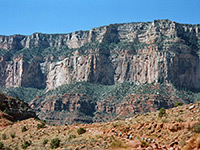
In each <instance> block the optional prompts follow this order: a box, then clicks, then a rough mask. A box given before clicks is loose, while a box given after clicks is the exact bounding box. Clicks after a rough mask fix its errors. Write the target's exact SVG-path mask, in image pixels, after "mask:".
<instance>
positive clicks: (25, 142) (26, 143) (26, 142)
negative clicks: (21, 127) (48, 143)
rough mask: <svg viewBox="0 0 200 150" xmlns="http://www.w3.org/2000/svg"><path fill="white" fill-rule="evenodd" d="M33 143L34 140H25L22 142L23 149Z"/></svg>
mask: <svg viewBox="0 0 200 150" xmlns="http://www.w3.org/2000/svg"><path fill="white" fill-rule="evenodd" d="M31 144H32V142H31V141H26V140H25V141H24V143H23V144H22V148H23V149H26V148H27V147H29V146H30V145H31Z"/></svg>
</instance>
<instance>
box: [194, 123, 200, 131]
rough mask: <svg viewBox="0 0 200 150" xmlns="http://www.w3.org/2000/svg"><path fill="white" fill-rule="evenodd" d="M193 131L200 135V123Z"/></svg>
mask: <svg viewBox="0 0 200 150" xmlns="http://www.w3.org/2000/svg"><path fill="white" fill-rule="evenodd" d="M193 131H194V132H196V133H200V122H199V123H198V124H196V125H195V126H194V128H193Z"/></svg>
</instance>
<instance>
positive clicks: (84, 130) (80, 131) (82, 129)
mask: <svg viewBox="0 0 200 150" xmlns="http://www.w3.org/2000/svg"><path fill="white" fill-rule="evenodd" d="M85 132H86V129H85V128H78V129H77V133H78V134H79V135H80V134H83V133H85Z"/></svg>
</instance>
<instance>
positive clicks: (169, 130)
mask: <svg viewBox="0 0 200 150" xmlns="http://www.w3.org/2000/svg"><path fill="white" fill-rule="evenodd" d="M179 105H180V103H179ZM159 114H162V115H159ZM199 117H200V103H195V104H189V105H183V106H178V107H176V108H172V109H168V110H166V111H157V112H152V113H145V114H138V115H136V116H134V117H130V118H126V119H118V120H115V121H112V122H106V123H93V124H74V125H70V126H68V125H63V126H51V125H48V124H45V123H44V122H41V121H38V120H35V119H28V120H25V121H20V122H16V123H14V124H13V125H10V126H8V127H5V128H2V129H0V135H1V136H0V146H1V147H0V148H2V147H3V148H7V149H8V148H10V149H40V150H45V149H52V148H57V149H66V150H70V149H83V150H84V149H99V150H103V149H110V150H112V149H116V150H118V149H119V150H123V149H128V150H134V149H141V150H144V149H149V150H171V149H176V150H180V149H182V150H192V149H199V145H200V122H199V119H200V118H199ZM24 128H26V130H24ZM56 139H57V140H56ZM3 148H2V149H3Z"/></svg>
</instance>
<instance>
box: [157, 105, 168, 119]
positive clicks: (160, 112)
mask: <svg viewBox="0 0 200 150" xmlns="http://www.w3.org/2000/svg"><path fill="white" fill-rule="evenodd" d="M158 116H159V117H163V116H166V110H165V108H164V107H162V108H161V109H160V111H159V114H158Z"/></svg>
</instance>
